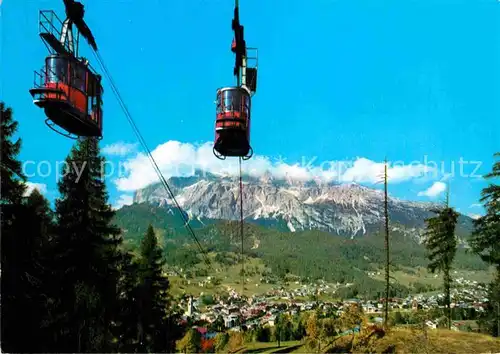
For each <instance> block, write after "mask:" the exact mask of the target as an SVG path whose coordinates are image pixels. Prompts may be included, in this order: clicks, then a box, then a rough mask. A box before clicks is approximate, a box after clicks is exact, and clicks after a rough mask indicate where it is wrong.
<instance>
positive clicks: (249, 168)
mask: <svg viewBox="0 0 500 354" xmlns="http://www.w3.org/2000/svg"><path fill="white" fill-rule="evenodd" d="M212 148H213V143H212V142H206V143H203V144H190V143H181V142H178V141H168V142H166V143H164V144H161V145H159V146H157V147H156V149H154V150H153V151H152V154H153V157H154V159H155V161H156V163H157V165H158V167H159V169H160V171H161V172H162V174H163V175H164V177H165V178H169V177H171V176H189V175H192V174H193V173H194V172H195V171H196V170H202V171H206V172H210V173H213V174H216V175H226V176H237V175H238V174H239V165H238V159H237V158H227V159H226V160H219V159H217V158H216V157H215V156H214V155H213V150H212ZM242 169H243V172H244V173H246V174H249V175H251V176H253V177H264V176H265V175H268V174H271V175H272V176H273V177H274V178H279V179H287V180H288V181H289V182H303V181H307V180H314V181H316V182H317V183H325V182H330V181H337V182H339V183H348V182H358V183H377V182H380V181H382V179H383V173H384V163H383V162H375V161H371V160H369V159H366V158H362V157H361V158H356V159H355V160H353V161H324V162H321V161H319V160H318V159H316V158H305V157H304V158H303V159H302V160H301V161H300V162H297V163H290V164H289V163H286V162H285V161H284V160H283V159H282V158H276V159H271V158H269V157H266V156H259V155H254V156H253V157H252V158H251V159H250V160H247V161H244V162H243V165H242ZM119 171H120V173H119V176H117V175H116V174H115V175H114V177H115V178H114V183H115V184H116V186H117V189H118V190H120V191H129V192H130V191H135V190H137V189H140V188H144V187H146V186H147V185H149V184H151V183H154V182H157V181H158V177H157V175H156V173H155V171H154V169H153V167H152V166H151V162H150V161H149V158H148V156H147V155H146V154H144V153H138V154H136V155H134V156H131V157H130V158H128V159H127V160H126V161H124V162H122V163H121V166H120V169H119ZM436 172H437V170H436V169H435V168H429V167H426V166H425V165H423V164H421V163H411V164H408V165H404V164H402V163H389V167H388V177H389V182H390V183H400V182H404V181H409V180H418V179H419V178H420V179H421V178H423V177H425V176H428V175H429V174H430V173H436Z"/></svg>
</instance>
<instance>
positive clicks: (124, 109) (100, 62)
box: [92, 50, 212, 267]
mask: <svg viewBox="0 0 500 354" xmlns="http://www.w3.org/2000/svg"><path fill="white" fill-rule="evenodd" d="M92 52H93V53H94V56H95V57H96V59H97V61H98V62H99V65H100V66H101V69H102V70H103V71H104V73H105V74H106V76H107V78H108V80H109V82H110V84H111V89H112V90H113V92H114V94H115V96H116V98H117V100H118V103H119V104H120V106H121V108H122V110H123V113H125V116H126V117H127V120H128V121H129V123H130V125H131V126H132V129H133V130H134V133H135V135H136V136H137V139H138V140H139V141H140V143H141V144H142V146H143V148H144V150H146V153H147V155H148V158H149V160H150V161H151V164H152V165H153V168H154V170H155V172H156V174H157V175H158V178H159V179H160V182H161V183H162V185H163V187H164V188H165V190H166V191H167V193H168V194H169V195H170V198H171V199H172V201H173V202H174V204H175V206H176V207H177V209H178V210H179V212H180V214H181V217H182V218H183V220H184V222H185V225H184V226H185V227H186V228H187V229H188V231H189V233H190V234H191V236H192V237H193V239H194V240H195V242H196V244H197V246H198V248H199V249H200V252H201V253H202V255H203V258H204V260H205V263H206V264H207V265H208V266H210V267H212V265H211V262H210V259H209V258H208V256H207V254H206V251H205V250H204V249H203V247H202V246H201V244H200V241H199V240H198V238H197V237H196V234H195V232H194V230H193V228H192V227H191V225H190V224H189V218H188V217H187V216H186V213H185V212H184V210H182V208H181V206H180V205H179V203H178V202H177V200H176V199H175V196H174V193H173V192H172V190H171V189H170V187H169V185H168V183H167V181H166V179H165V177H163V174H162V173H161V170H160V168H159V167H158V165H157V163H156V161H155V159H154V158H153V155H152V153H151V150H150V149H149V147H148V145H147V144H146V141H145V140H144V138H143V137H142V134H141V132H140V131H139V129H138V128H137V125H136V124H135V122H134V119H133V118H132V115H131V114H130V111H129V110H128V108H127V105H126V104H125V102H124V101H123V99H122V97H121V95H120V92H119V91H118V88H117V87H116V85H115V82H114V80H113V78H112V77H111V74H110V73H109V71H108V69H107V67H106V65H105V64H104V61H103V59H102V57H101V55H100V53H99V52H97V51H95V50H92Z"/></svg>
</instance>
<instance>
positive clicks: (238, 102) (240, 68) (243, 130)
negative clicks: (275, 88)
mask: <svg viewBox="0 0 500 354" xmlns="http://www.w3.org/2000/svg"><path fill="white" fill-rule="evenodd" d="M232 27H233V30H234V39H233V42H232V45H231V51H232V52H234V53H235V54H236V63H235V66H234V70H233V72H234V75H235V76H236V77H237V79H238V86H235V87H225V88H220V89H218V90H217V98H216V106H217V107H216V119H215V142H214V148H213V150H214V155H215V156H216V157H218V158H219V159H222V160H223V159H225V158H226V157H228V156H233V157H241V158H243V159H244V160H247V159H249V158H251V157H252V155H253V149H252V147H251V145H250V122H251V111H252V110H251V108H252V107H251V97H252V95H253V94H254V93H255V91H256V88H257V64H256V65H255V67H248V62H249V60H250V59H253V60H255V62H256V61H257V51H256V50H255V56H254V57H249V56H248V53H247V52H248V49H254V48H247V47H246V43H245V39H244V36H243V26H242V25H240V22H239V9H238V5H236V6H235V9H234V19H233V22H232Z"/></svg>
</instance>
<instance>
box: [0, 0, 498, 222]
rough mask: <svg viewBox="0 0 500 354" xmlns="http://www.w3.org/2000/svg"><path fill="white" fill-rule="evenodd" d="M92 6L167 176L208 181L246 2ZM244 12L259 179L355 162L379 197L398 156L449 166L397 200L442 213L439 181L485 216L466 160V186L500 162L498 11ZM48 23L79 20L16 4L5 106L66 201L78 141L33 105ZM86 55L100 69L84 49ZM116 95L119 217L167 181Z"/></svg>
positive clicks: (422, 7)
mask: <svg viewBox="0 0 500 354" xmlns="http://www.w3.org/2000/svg"><path fill="white" fill-rule="evenodd" d="M83 3H84V4H85V7H86V14H85V16H86V21H87V23H88V24H89V26H90V27H91V29H92V31H93V33H94V35H95V37H96V41H97V44H98V46H99V48H100V53H101V55H102V57H103V58H104V61H105V63H106V65H107V66H108V68H109V70H110V71H111V73H112V75H113V77H114V79H115V81H116V83H117V85H118V87H119V90H120V92H121V95H122V96H123V98H124V100H125V102H126V104H127V105H128V107H129V109H130V111H131V113H132V115H133V116H134V119H135V120H136V122H137V124H138V126H139V129H140V130H141V132H142V134H143V136H144V138H145V139H146V141H147V142H148V145H149V147H150V148H151V149H157V150H156V151H155V157H157V159H158V161H159V163H160V165H161V166H162V170H164V171H165V173H167V174H172V173H174V172H172V171H176V168H175V166H176V165H177V164H178V163H180V162H183V163H184V164H196V166H199V165H200V164H201V165H203V164H204V163H205V162H204V161H205V159H206V161H209V162H206V163H207V164H209V165H210V166H209V169H212V170H214V169H216V168H220V166H221V165H220V164H219V165H217V166H219V167H214V166H215V165H214V164H215V162H214V161H215V160H213V159H212V157H210V148H209V147H210V144H207V143H206V142H210V141H211V140H212V139H213V135H214V132H213V130H214V118H215V117H214V111H215V106H214V103H213V102H214V99H215V91H216V89H217V88H218V87H221V86H229V85H232V84H234V77H233V76H232V68H233V63H234V56H233V55H232V53H231V52H230V49H229V48H230V43H231V40H232V32H231V18H232V13H233V1H230V0H227V1H226V0H192V1H159V0H148V1H138V0H137V1H136V0H122V1H99V0H87V1H84V2H83ZM240 6H241V21H242V23H243V25H245V36H246V41H247V44H248V45H249V46H255V47H258V48H259V77H258V88H257V94H256V95H255V96H254V98H253V110H252V114H253V116H252V130H251V134H252V146H253V148H254V150H255V154H256V155H257V157H256V159H254V160H250V162H247V168H248V169H253V171H254V172H255V173H257V174H258V173H262V171H263V169H266V168H267V169H271V170H272V171H273V173H278V174H280V173H282V172H283V171H284V170H286V171H288V172H289V173H288V176H292V177H293V176H294V173H296V174H299V175H301V176H303V175H304V174H303V173H302V172H303V171H302V170H301V168H304V166H302V165H301V164H302V162H303V161H306V163H307V162H308V161H311V160H312V159H314V161H315V164H316V169H317V168H318V165H320V164H321V163H322V162H323V161H331V160H333V161H351V162H352V165H350V169H349V170H348V171H343V173H342V180H343V181H348V180H349V178H351V177H352V178H351V179H353V180H355V181H358V182H360V183H364V184H368V185H371V182H373V180H374V175H378V174H379V172H380V167H381V165H380V164H379V163H380V162H382V161H383V159H384V158H385V157H387V158H388V159H389V161H393V162H394V161H399V162H404V163H405V164H410V163H412V162H414V163H415V162H419V163H420V164H425V161H434V162H437V163H438V165H439V166H440V167H439V170H440V171H439V173H437V174H435V175H433V176H432V177H430V178H429V176H427V178H412V177H411V176H410V177H408V176H407V172H409V171H415V170H412V169H405V168H402V169H399V170H398V169H396V170H393V172H394V176H398V178H394V180H393V181H392V183H391V185H390V192H391V194H392V195H394V196H396V197H400V198H404V199H413V200H423V201H425V200H439V199H442V198H443V195H442V194H439V192H440V191H442V188H439V187H440V186H441V185H440V184H439V182H440V181H441V182H443V181H444V180H443V177H445V179H446V174H449V173H453V175H452V176H448V179H447V181H450V182H451V202H452V204H453V205H454V206H456V207H457V208H459V210H460V211H461V212H463V213H481V212H482V209H481V208H479V207H477V206H474V204H476V203H478V199H479V196H480V191H481V189H482V188H483V187H484V186H485V183H484V181H483V180H482V179H481V178H474V177H464V176H460V173H459V172H460V166H459V160H460V158H462V159H463V160H465V161H477V162H478V163H468V164H465V165H464V168H463V174H466V175H470V174H471V173H472V172H474V176H479V175H481V174H484V173H487V172H489V171H490V170H491V165H492V163H493V153H494V152H495V151H499V150H500V119H499V117H500V100H499V97H500V69H499V64H498V63H500V31H499V30H498V28H499V27H498V26H499V24H500V21H499V19H500V17H499V16H500V13H499V11H500V3H498V1H496V0H481V1H470V0H468V1H459V0H456V1H441V0H432V1H430V0H429V1H401V0H399V1H373V0H370V1H353V0H342V1H340V0H337V1H333V0H314V1H298V0H287V1H283V0H252V1H249V0H241V1H240ZM40 9H54V10H56V11H57V13H58V14H59V15H60V16H61V17H62V16H63V14H64V10H63V6H62V0H50V1H49V0H46V1H42V0H39V1H35V0H26V1H16V0H3V2H2V3H1V7H0V11H1V20H0V21H1V24H0V31H1V48H2V54H1V72H0V75H1V77H2V85H1V91H0V92H1V95H0V96H1V99H2V100H4V101H5V102H6V104H7V105H9V106H10V107H12V108H13V110H14V114H15V118H16V119H17V120H18V121H19V122H20V129H19V134H20V136H21V137H22V139H23V148H22V153H21V159H22V160H23V161H25V162H26V161H36V163H37V166H40V168H41V169H40V171H39V172H41V174H40V173H36V168H34V167H33V165H30V167H29V169H27V171H26V172H27V173H28V174H30V175H33V174H34V176H33V177H32V178H30V181H31V182H35V183H41V184H45V185H46V194H47V196H48V197H49V198H51V199H52V198H53V197H54V196H56V179H57V177H56V173H55V171H56V166H57V162H58V161H63V160H64V159H65V157H66V155H67V153H68V151H69V149H70V148H71V146H72V143H73V141H71V140H68V139H66V138H64V137H62V136H59V135H57V134H55V133H54V132H53V131H51V130H50V129H48V128H47V127H46V126H45V124H44V116H43V114H42V112H41V111H40V110H39V109H38V108H37V107H36V106H34V105H33V104H32V103H31V96H30V95H29V93H28V90H29V89H30V87H31V85H32V83H33V70H35V69H37V70H38V69H40V67H41V65H42V64H43V61H44V57H45V56H46V55H47V50H46V48H45V47H44V45H43V44H42V42H41V40H40V38H39V37H38V35H37V33H38V10H40ZM82 51H83V52H82V53H83V54H84V55H86V56H87V57H88V58H89V59H90V60H91V63H92V64H93V65H94V67H96V68H97V67H98V65H97V63H95V62H94V61H93V59H94V58H93V56H92V55H91V54H90V52H89V51H88V48H87V44H86V43H85V42H82ZM104 89H105V96H104V107H105V110H104V117H105V118H104V119H105V121H104V139H103V141H102V145H101V146H103V147H104V146H107V149H105V151H107V152H108V153H113V152H114V154H108V158H109V159H110V161H111V162H113V163H114V164H115V166H118V164H120V163H121V164H123V166H125V171H126V172H125V175H123V176H121V177H122V179H121V180H118V181H116V180H115V179H116V178H117V176H116V175H114V176H109V178H107V182H108V187H109V191H110V197H111V202H112V203H113V204H116V203H118V202H119V201H120V200H121V202H124V201H130V196H131V195H132V189H134V188H135V187H140V186H142V185H144V184H147V183H149V182H150V181H151V179H152V178H154V175H152V174H150V173H149V172H148V171H146V170H147V169H149V166H148V165H147V162H145V161H144V156H142V155H141V154H140V149H139V146H136V150H135V151H134V150H133V149H125V148H124V146H126V145H123V144H135V143H137V139H136V138H135V135H134V134H133V131H132V129H131V128H130V127H129V125H128V123H127V121H126V118H125V116H124V114H123V113H122V111H121V110H120V108H119V105H118V103H117V100H116V98H115V97H114V95H113V93H112V90H111V88H110V86H109V85H108V82H107V81H105V85H104ZM176 142H178V143H176ZM117 143H120V144H121V146H122V148H121V149H116V147H117V146H118V145H116V144H117ZM204 143H205V144H204ZM113 144H115V145H113ZM203 144H204V145H203ZM110 146H114V147H115V149H114V150H113V148H110ZM129 147H131V146H129ZM138 149H139V150H138ZM119 152H120V153H121V155H120V154H118V153H119ZM137 153H139V155H137ZM425 159H426V160H425ZM41 161H47V162H45V165H43V164H42V165H40V163H41ZM354 162H355V163H354ZM227 163H228V164H230V163H231V162H227ZM297 163H298V164H299V166H291V165H294V164H297ZM428 164H429V163H428ZM453 164H454V167H453ZM313 165H314V164H313ZM441 165H442V166H444V168H441ZM49 166H50V169H51V172H52V173H50V174H49V175H48V176H46V175H47V174H48V170H47V169H48V168H49ZM184 167H186V166H184ZM420 168H421V166H420V167H418V168H416V170H417V172H418V171H421V169H420ZM115 169H117V168H115ZM297 171H298V172H297ZM300 171H302V172H300ZM344 172H345V173H344ZM301 173H302V174H301ZM313 174H314V173H313ZM436 182H438V183H437V184H435V183H436ZM431 187H432V188H433V189H430V190H429V188H431ZM426 190H427V192H428V193H427V195H425V191H426Z"/></svg>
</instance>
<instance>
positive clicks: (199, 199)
mask: <svg viewBox="0 0 500 354" xmlns="http://www.w3.org/2000/svg"><path fill="white" fill-rule="evenodd" d="M168 184H169V186H170V188H171V190H172V192H173V194H174V195H175V199H176V200H177V202H178V204H179V205H180V206H181V208H182V209H183V210H184V211H185V212H186V213H187V215H188V216H189V218H190V219H191V220H192V222H195V223H196V224H198V223H201V224H202V225H203V224H209V223H211V222H213V221H215V220H239V218H240V210H241V209H240V190H239V179H238V178H237V177H227V176H217V175H214V174H210V173H205V172H202V171H197V172H196V173H195V174H194V175H193V176H190V177H171V178H170V179H169V180H168ZM242 184H243V188H242V189H243V216H244V219H245V221H246V222H251V223H255V224H258V225H263V226H271V227H273V228H276V229H278V230H280V231H290V232H297V231H305V230H321V231H325V232H328V233H332V234H335V235H339V236H343V237H346V238H351V239H354V238H359V237H363V236H366V235H369V234H370V232H376V231H379V230H381V229H382V227H383V224H384V192H383V191H382V190H377V189H372V188H368V187H365V186H362V185H359V184H356V183H349V184H336V183H324V184H320V183H317V182H315V181H307V182H293V181H289V180H284V179H276V178H273V177H272V176H271V175H270V174H267V175H264V176H263V177H261V178H255V177H250V176H245V177H244V178H243V183H242ZM133 200H134V203H137V204H142V203H147V204H150V205H156V206H159V207H164V208H166V209H172V206H173V201H172V200H171V198H170V196H169V194H168V193H167V192H166V191H165V189H164V188H163V186H162V184H160V183H157V184H152V185H149V186H147V187H146V188H143V189H140V190H138V191H136V192H135V194H134V199H133ZM439 206H440V205H439V204H437V203H428V202H415V201H406V200H401V199H397V198H394V197H392V196H389V197H388V211H389V218H390V221H391V225H392V229H393V231H396V230H398V231H400V232H402V233H403V234H405V235H408V236H410V237H413V238H415V239H416V240H417V241H419V242H420V241H421V239H422V235H423V230H424V228H425V219H426V218H428V217H430V216H432V215H433V213H432V210H433V209H435V208H438V207H439ZM171 212H172V211H171ZM471 230H472V218H470V217H469V216H466V215H460V218H459V223H458V225H457V235H458V237H459V240H460V242H461V243H462V244H464V245H466V241H465V236H466V235H468V234H469V233H470V232H471Z"/></svg>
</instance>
